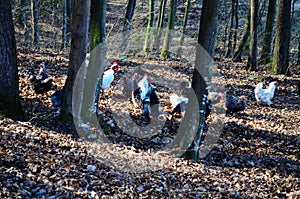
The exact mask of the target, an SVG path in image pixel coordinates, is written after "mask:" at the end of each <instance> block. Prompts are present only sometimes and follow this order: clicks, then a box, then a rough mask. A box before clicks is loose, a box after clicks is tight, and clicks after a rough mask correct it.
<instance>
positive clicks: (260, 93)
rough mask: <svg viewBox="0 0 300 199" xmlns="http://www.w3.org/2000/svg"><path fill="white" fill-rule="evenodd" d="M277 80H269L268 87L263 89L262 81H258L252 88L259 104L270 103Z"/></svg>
mask: <svg viewBox="0 0 300 199" xmlns="http://www.w3.org/2000/svg"><path fill="white" fill-rule="evenodd" d="M276 84H277V81H274V82H271V83H270V84H269V86H268V88H266V89H263V83H262V82H260V83H258V84H257V85H256V87H255V89H254V94H255V98H256V100H257V101H258V103H260V104H268V105H269V106H270V105H271V104H272V102H271V100H272V99H273V97H274V93H275V88H276Z"/></svg>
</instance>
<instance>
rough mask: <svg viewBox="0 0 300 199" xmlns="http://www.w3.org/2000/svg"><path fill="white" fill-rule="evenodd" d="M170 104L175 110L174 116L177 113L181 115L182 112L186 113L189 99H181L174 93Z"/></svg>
mask: <svg viewBox="0 0 300 199" xmlns="http://www.w3.org/2000/svg"><path fill="white" fill-rule="evenodd" d="M170 102H171V106H172V109H173V111H172V114H173V113H175V112H176V113H179V114H180V113H181V112H182V111H183V112H184V111H185V109H186V105H187V104H188V102H189V99H188V98H186V97H183V96H181V97H180V96H178V95H177V94H175V93H173V94H172V95H170Z"/></svg>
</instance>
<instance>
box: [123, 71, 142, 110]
mask: <svg viewBox="0 0 300 199" xmlns="http://www.w3.org/2000/svg"><path fill="white" fill-rule="evenodd" d="M137 78H138V73H134V75H133V76H132V78H131V79H129V80H128V81H127V82H125V87H124V89H123V95H124V96H125V97H126V98H130V97H131V100H132V103H133V105H134V106H135V107H137V106H138V104H137V102H136V99H135V98H136V97H138V96H139V94H140V88H139V87H138V84H137V81H136V80H137Z"/></svg>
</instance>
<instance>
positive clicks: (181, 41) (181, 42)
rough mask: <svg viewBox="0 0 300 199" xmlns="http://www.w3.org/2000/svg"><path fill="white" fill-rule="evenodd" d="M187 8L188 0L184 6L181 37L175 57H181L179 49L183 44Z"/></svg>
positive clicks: (188, 6)
mask: <svg viewBox="0 0 300 199" xmlns="http://www.w3.org/2000/svg"><path fill="white" fill-rule="evenodd" d="M189 8H190V0H187V1H186V6H185V11H184V18H183V26H182V35H181V37H180V40H179V46H178V49H177V55H179V56H180V55H181V50H182V48H181V47H182V45H183V42H184V37H185V32H186V24H187V19H188V13H189Z"/></svg>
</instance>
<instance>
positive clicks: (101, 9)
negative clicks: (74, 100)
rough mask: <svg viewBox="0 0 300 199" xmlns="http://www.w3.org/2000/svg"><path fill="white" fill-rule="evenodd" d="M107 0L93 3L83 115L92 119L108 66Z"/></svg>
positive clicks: (96, 0) (87, 118)
mask: <svg viewBox="0 0 300 199" xmlns="http://www.w3.org/2000/svg"><path fill="white" fill-rule="evenodd" d="M106 6H107V2H106V0H103V1H101V2H100V1H98V0H92V4H91V28H90V30H91V36H90V37H91V40H92V41H93V42H91V43H92V44H91V48H92V50H91V51H90V59H89V65H88V71H87V73H86V77H85V80H84V91H83V93H84V94H83V104H82V110H81V115H82V117H83V118H84V120H90V119H91V117H92V115H93V114H95V113H96V112H97V110H98V101H99V96H100V90H101V83H102V77H101V74H103V72H104V68H105V66H106Z"/></svg>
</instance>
